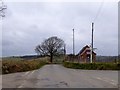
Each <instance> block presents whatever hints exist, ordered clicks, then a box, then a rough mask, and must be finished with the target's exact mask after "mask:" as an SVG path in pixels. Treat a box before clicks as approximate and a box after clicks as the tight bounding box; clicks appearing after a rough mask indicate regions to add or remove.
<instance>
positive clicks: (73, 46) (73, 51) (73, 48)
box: [73, 29, 75, 55]
mask: <svg viewBox="0 0 120 90" xmlns="http://www.w3.org/2000/svg"><path fill="white" fill-rule="evenodd" d="M73 55H75V40H74V29H73Z"/></svg>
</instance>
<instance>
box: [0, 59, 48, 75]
mask: <svg viewBox="0 0 120 90" xmlns="http://www.w3.org/2000/svg"><path fill="white" fill-rule="evenodd" d="M0 63H2V66H1V68H2V74H8V73H15V72H25V71H30V70H35V69H38V68H40V67H42V66H43V65H45V64H47V63H48V58H47V57H44V58H38V59H31V60H24V59H21V58H12V57H9V58H3V59H2V62H0Z"/></svg>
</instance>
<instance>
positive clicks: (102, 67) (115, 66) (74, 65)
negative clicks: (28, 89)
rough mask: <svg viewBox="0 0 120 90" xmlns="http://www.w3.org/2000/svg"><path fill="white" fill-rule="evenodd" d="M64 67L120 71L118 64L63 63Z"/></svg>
mask: <svg viewBox="0 0 120 90" xmlns="http://www.w3.org/2000/svg"><path fill="white" fill-rule="evenodd" d="M63 66H64V67H67V68H73V69H86V70H120V64H116V63H72V62H63Z"/></svg>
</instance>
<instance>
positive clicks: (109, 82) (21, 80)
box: [2, 64, 118, 88]
mask: <svg viewBox="0 0 120 90" xmlns="http://www.w3.org/2000/svg"><path fill="white" fill-rule="evenodd" d="M117 84H118V72H117V71H102V70H101V71H100V70H78V69H68V68H65V67H63V66H61V65H55V64H51V65H45V66H43V67H42V68H41V69H38V70H34V71H29V72H21V73H14V74H7V75H2V88H117Z"/></svg>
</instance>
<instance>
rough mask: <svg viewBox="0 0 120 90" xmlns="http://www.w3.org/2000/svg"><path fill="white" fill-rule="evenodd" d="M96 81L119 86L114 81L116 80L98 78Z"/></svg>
mask: <svg viewBox="0 0 120 90" xmlns="http://www.w3.org/2000/svg"><path fill="white" fill-rule="evenodd" d="M96 79H99V80H102V81H105V82H108V83H110V84H112V85H117V83H116V82H115V81H114V80H109V79H106V78H100V77H96Z"/></svg>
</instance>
